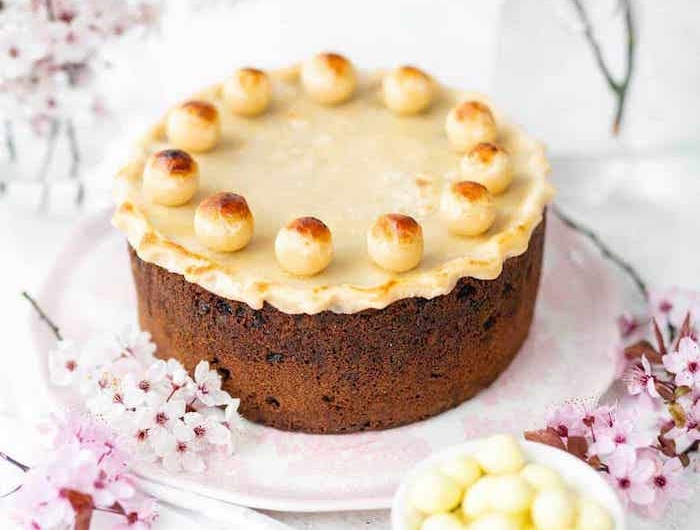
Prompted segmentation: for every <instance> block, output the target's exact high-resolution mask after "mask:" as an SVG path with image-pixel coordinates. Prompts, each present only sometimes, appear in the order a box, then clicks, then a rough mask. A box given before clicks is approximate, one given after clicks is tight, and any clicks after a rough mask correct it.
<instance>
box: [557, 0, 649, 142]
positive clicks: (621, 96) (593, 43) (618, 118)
mask: <svg viewBox="0 0 700 530" xmlns="http://www.w3.org/2000/svg"><path fill="white" fill-rule="evenodd" d="M571 1H572V3H573V5H574V7H575V9H576V12H577V14H578V17H579V19H580V21H581V23H582V24H583V34H584V36H585V38H586V41H587V42H588V44H589V45H590V47H591V50H592V51H593V57H594V58H595V61H596V63H597V65H598V68H599V69H600V71H601V73H602V74H603V77H604V78H605V81H606V82H607V84H608V87H609V88H610V90H611V91H612V92H613V93H614V94H615V96H616V97H617V108H616V110H615V118H614V120H613V125H612V133H613V135H615V136H617V135H618V134H619V132H620V125H621V123H622V115H623V113H624V108H625V101H626V99H627V93H628V92H629V87H630V81H631V80H632V74H633V72H634V59H635V48H636V36H635V33H636V31H635V25H634V16H633V14H632V2H631V0H620V4H621V5H622V8H623V10H624V17H625V31H626V50H627V51H626V53H627V58H626V68H625V74H624V76H623V78H622V80H621V81H616V80H615V78H614V77H613V76H612V74H611V73H610V69H609V68H608V65H607V63H606V62H605V58H604V56H603V51H602V49H601V47H600V44H599V43H598V41H597V40H596V38H595V34H594V30H593V24H592V23H591V20H590V18H589V17H588V13H587V12H586V9H585V7H584V6H583V2H582V1H581V0H571Z"/></svg>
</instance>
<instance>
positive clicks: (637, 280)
mask: <svg viewBox="0 0 700 530" xmlns="http://www.w3.org/2000/svg"><path fill="white" fill-rule="evenodd" d="M552 211H553V212H554V215H556V216H557V217H558V218H559V219H561V220H562V222H563V223H564V224H565V225H566V226H568V227H569V228H572V229H574V230H576V231H577V232H579V233H581V234H583V235H584V236H586V237H587V238H588V239H590V241H591V242H592V243H593V244H594V245H595V246H596V247H598V250H600V252H601V254H603V256H604V257H606V258H607V259H609V260H610V261H612V262H613V263H615V264H616V265H617V266H618V267H620V268H621V269H622V270H623V271H625V272H626V273H627V274H628V275H629V277H630V278H631V279H632V281H633V282H634V284H635V285H636V286H637V289H639V291H640V292H641V294H642V296H643V297H644V299H645V300H646V299H647V298H648V296H649V290H648V288H647V285H646V283H645V282H644V280H642V277H641V276H640V275H639V273H638V272H637V271H636V270H635V268H634V267H633V266H632V265H631V264H630V263H628V262H627V261H625V260H624V259H623V258H622V257H620V256H619V255H617V253H615V252H614V251H613V250H612V249H611V248H610V247H609V246H608V245H606V244H605V243H603V241H602V240H601V239H600V237H598V234H596V233H595V232H593V231H592V230H591V229H590V228H586V227H585V226H582V225H580V224H579V223H577V222H576V221H574V220H573V219H571V218H570V217H569V216H568V215H566V214H565V213H564V212H562V211H561V209H560V208H559V207H558V206H557V205H556V204H555V205H552Z"/></svg>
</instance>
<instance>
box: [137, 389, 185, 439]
mask: <svg viewBox="0 0 700 530" xmlns="http://www.w3.org/2000/svg"><path fill="white" fill-rule="evenodd" d="M185 409H186V405H185V402H184V401H183V400H181V399H171V400H170V401H163V402H162V403H160V404H159V405H157V406H155V407H154V408H152V409H150V411H149V414H148V420H147V421H148V423H147V424H146V425H148V430H149V431H148V432H149V436H150V438H151V440H152V442H153V443H154V447H155V444H156V443H157V442H158V440H159V439H160V438H163V437H167V435H169V434H170V432H171V431H172V430H173V428H174V426H175V425H176V424H177V423H178V422H179V421H180V419H181V418H182V417H183V416H184V415H185Z"/></svg>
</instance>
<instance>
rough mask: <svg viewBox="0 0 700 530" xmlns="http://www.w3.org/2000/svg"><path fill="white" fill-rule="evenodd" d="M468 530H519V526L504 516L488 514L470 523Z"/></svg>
mask: <svg viewBox="0 0 700 530" xmlns="http://www.w3.org/2000/svg"><path fill="white" fill-rule="evenodd" d="M469 530H520V525H519V524H518V522H517V521H516V520H514V519H513V518H512V517H508V516H507V515H505V514H502V513H489V514H486V515H483V516H481V517H479V518H478V519H477V520H475V521H472V522H471V524H470V525H469Z"/></svg>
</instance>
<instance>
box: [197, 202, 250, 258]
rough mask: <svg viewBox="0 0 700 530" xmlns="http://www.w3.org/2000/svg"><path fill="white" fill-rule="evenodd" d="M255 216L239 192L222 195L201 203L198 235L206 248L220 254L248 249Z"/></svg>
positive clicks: (198, 209)
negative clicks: (246, 247) (237, 193)
mask: <svg viewBox="0 0 700 530" xmlns="http://www.w3.org/2000/svg"><path fill="white" fill-rule="evenodd" d="M253 226H254V221H253V214H252V213H251V211H250V208H248V203H247V202H246V200H245V199H244V198H243V197H241V196H240V195H236V194H235V193H228V192H220V193H216V194H214V195H211V196H209V197H207V198H206V199H204V200H203V201H202V202H200V203H199V206H197V209H196V210H195V212H194V232H195V234H196V235H197V239H199V240H200V241H201V242H202V243H203V244H204V245H206V246H207V247H209V248H211V249H213V250H218V251H219V252H233V251H236V250H239V249H241V248H243V247H245V246H246V245H247V244H248V242H249V241H250V239H251V238H252V237H253Z"/></svg>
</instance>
